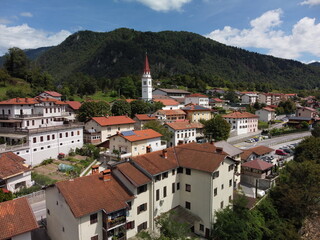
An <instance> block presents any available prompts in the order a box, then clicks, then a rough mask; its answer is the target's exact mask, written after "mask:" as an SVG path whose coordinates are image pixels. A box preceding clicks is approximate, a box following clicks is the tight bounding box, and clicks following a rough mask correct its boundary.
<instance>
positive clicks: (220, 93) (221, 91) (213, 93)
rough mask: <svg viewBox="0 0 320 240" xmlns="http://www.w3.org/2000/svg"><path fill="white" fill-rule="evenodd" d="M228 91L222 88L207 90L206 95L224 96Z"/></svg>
mask: <svg viewBox="0 0 320 240" xmlns="http://www.w3.org/2000/svg"><path fill="white" fill-rule="evenodd" d="M225 93H226V91H225V90H224V89H222V88H212V89H208V90H206V94H210V95H212V96H213V95H217V94H218V95H223V94H225Z"/></svg>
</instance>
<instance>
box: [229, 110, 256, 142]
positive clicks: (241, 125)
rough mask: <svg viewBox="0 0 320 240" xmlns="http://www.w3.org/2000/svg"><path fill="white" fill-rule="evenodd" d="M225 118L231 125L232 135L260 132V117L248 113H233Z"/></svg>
mask: <svg viewBox="0 0 320 240" xmlns="http://www.w3.org/2000/svg"><path fill="white" fill-rule="evenodd" d="M223 118H224V119H225V120H226V121H227V122H228V123H229V124H230V125H231V132H230V135H232V136H237V135H240V134H247V133H254V132H257V131H258V118H259V117H258V116H257V115H254V114H252V113H248V112H233V113H229V114H227V115H224V116H223Z"/></svg>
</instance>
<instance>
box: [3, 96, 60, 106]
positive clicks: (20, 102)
mask: <svg viewBox="0 0 320 240" xmlns="http://www.w3.org/2000/svg"><path fill="white" fill-rule="evenodd" d="M41 102H54V103H55V104H60V105H65V104H66V103H65V102H62V101H60V100H57V99H55V98H49V97H39V96H38V97H35V98H12V99H8V100H5V101H1V102H0V104H2V105H25V104H38V103H41Z"/></svg>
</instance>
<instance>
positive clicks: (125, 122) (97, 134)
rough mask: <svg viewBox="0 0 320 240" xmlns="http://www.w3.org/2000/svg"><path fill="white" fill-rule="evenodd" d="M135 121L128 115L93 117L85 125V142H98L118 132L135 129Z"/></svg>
mask: <svg viewBox="0 0 320 240" xmlns="http://www.w3.org/2000/svg"><path fill="white" fill-rule="evenodd" d="M134 124H135V121H134V120H133V119H131V118H130V117H128V116H107V117H93V118H91V119H90V120H89V121H87V122H86V123H85V125H84V129H85V131H84V142H85V143H92V144H98V143H101V142H105V141H106V140H109V138H110V137H111V136H113V135H115V134H117V132H122V131H129V130H134Z"/></svg>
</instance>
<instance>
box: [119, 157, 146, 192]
mask: <svg viewBox="0 0 320 240" xmlns="http://www.w3.org/2000/svg"><path fill="white" fill-rule="evenodd" d="M116 167H117V169H119V171H120V172H121V173H122V174H123V175H124V176H125V177H126V178H127V179H128V180H129V181H130V182H131V183H132V184H133V185H134V186H136V187H139V186H141V185H144V184H147V183H149V182H151V179H150V178H148V177H147V176H146V175H145V174H144V173H142V172H141V171H140V170H138V169H137V168H136V167H134V166H133V165H132V164H131V163H129V162H127V163H122V164H118V165H117V166H116Z"/></svg>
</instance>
